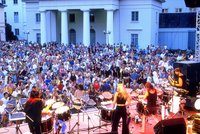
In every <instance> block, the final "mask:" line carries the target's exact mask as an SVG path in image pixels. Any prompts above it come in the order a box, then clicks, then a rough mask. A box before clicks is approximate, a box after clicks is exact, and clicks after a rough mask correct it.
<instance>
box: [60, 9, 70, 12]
mask: <svg viewBox="0 0 200 134" xmlns="http://www.w3.org/2000/svg"><path fill="white" fill-rule="evenodd" d="M58 11H60V12H67V11H68V9H59V10H58Z"/></svg>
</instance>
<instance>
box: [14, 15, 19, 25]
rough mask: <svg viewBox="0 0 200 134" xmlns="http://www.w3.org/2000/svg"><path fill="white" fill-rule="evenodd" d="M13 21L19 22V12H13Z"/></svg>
mask: <svg viewBox="0 0 200 134" xmlns="http://www.w3.org/2000/svg"><path fill="white" fill-rule="evenodd" d="M14 22H15V23H18V22H19V13H18V12H14Z"/></svg>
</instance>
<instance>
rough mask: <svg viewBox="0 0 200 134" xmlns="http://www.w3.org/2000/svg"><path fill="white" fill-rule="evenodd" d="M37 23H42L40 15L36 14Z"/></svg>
mask: <svg viewBox="0 0 200 134" xmlns="http://www.w3.org/2000/svg"><path fill="white" fill-rule="evenodd" d="M35 21H36V22H37V23H38V22H40V13H36V14H35Z"/></svg>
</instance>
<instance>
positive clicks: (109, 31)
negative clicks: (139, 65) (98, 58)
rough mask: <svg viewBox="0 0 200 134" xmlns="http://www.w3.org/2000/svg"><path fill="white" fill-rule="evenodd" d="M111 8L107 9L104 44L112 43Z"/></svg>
mask: <svg viewBox="0 0 200 134" xmlns="http://www.w3.org/2000/svg"><path fill="white" fill-rule="evenodd" d="M113 11H114V10H113V9H109V10H107V24H106V33H105V34H106V44H110V45H113V43H114V41H113V38H114V37H113V36H114V34H113Z"/></svg>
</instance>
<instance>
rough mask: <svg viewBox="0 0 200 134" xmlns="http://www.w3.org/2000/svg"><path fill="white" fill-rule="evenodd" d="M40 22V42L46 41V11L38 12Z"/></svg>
mask: <svg viewBox="0 0 200 134" xmlns="http://www.w3.org/2000/svg"><path fill="white" fill-rule="evenodd" d="M40 17H41V23H40V35H41V44H42V45H43V44H44V43H47V42H46V41H47V37H46V36H47V33H46V11H41V12H40Z"/></svg>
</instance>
